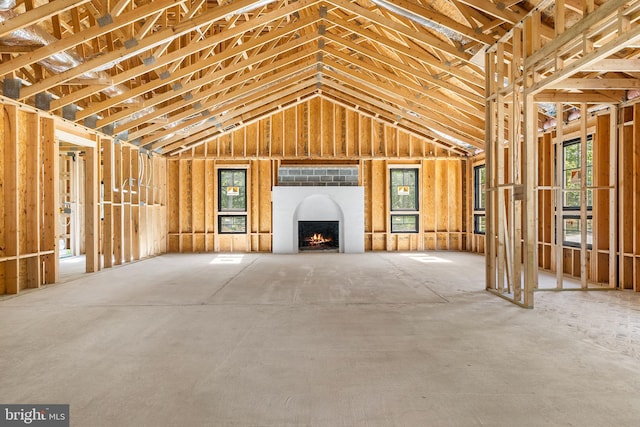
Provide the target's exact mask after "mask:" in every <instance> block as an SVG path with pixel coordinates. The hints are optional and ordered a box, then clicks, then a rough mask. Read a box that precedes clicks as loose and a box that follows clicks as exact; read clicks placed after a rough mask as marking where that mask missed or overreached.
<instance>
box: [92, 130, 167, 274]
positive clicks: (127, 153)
mask: <svg viewBox="0 0 640 427" xmlns="http://www.w3.org/2000/svg"><path fill="white" fill-rule="evenodd" d="M101 144H102V162H101V164H102V168H101V169H102V172H101V175H102V177H103V206H104V208H103V211H104V216H103V220H102V238H101V242H102V246H101V248H102V249H101V253H102V254H103V260H104V267H111V266H113V265H119V264H122V263H126V262H131V261H136V260H139V259H142V258H146V257H149V256H153V255H159V254H162V253H165V252H166V236H167V233H166V202H165V198H166V164H167V161H166V159H164V158H163V157H159V156H157V155H153V156H149V155H148V153H147V152H144V153H142V152H140V150H139V149H138V148H137V147H131V146H128V145H123V144H120V143H114V142H113V141H111V140H110V139H102V141H101Z"/></svg>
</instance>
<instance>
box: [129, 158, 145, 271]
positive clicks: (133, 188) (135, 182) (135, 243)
mask: <svg viewBox="0 0 640 427" xmlns="http://www.w3.org/2000/svg"><path fill="white" fill-rule="evenodd" d="M129 184H130V185H129V191H130V194H131V258H132V259H133V260H139V259H140V192H141V191H142V189H143V188H144V187H141V186H140V154H139V151H138V150H132V151H131V180H130V181H129Z"/></svg>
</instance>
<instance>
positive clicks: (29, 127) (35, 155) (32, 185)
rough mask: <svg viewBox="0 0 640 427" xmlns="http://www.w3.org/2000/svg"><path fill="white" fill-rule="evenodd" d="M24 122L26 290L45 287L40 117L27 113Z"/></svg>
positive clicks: (21, 142) (22, 141)
mask: <svg viewBox="0 0 640 427" xmlns="http://www.w3.org/2000/svg"><path fill="white" fill-rule="evenodd" d="M23 117H24V118H25V123H24V124H23V125H22V126H21V128H22V129H23V135H24V139H23V140H21V141H19V142H18V143H19V144H21V145H23V146H24V148H25V151H26V152H25V157H26V158H25V159H24V160H25V165H24V181H25V182H24V185H25V193H24V196H25V197H24V200H23V203H24V207H25V209H24V213H23V215H25V217H26V218H25V225H26V228H25V230H24V232H25V241H26V247H25V248H24V251H25V252H26V253H27V254H28V255H29V256H28V258H27V259H26V260H25V262H26V275H25V285H26V287H27V288H39V287H40V286H41V285H42V265H41V263H40V196H41V191H42V187H41V185H40V179H41V177H42V174H41V173H40V172H41V167H42V165H41V163H42V160H41V158H40V118H39V117H38V114H37V113H26V114H25V115H24V116H23Z"/></svg>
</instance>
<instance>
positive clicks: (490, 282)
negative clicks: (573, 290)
mask: <svg viewBox="0 0 640 427" xmlns="http://www.w3.org/2000/svg"><path fill="white" fill-rule="evenodd" d="M494 55H495V54H494V53H493V52H487V54H486V55H485V64H486V68H487V78H486V87H485V93H486V97H487V103H486V111H485V117H486V118H485V128H486V136H485V187H486V199H485V200H486V205H485V214H486V220H485V223H486V233H485V264H486V266H485V269H486V288H487V289H496V287H497V286H496V247H495V246H496V240H495V199H496V188H495V176H494V175H495V174H494V162H495V160H496V159H495V156H496V154H495V150H494V144H493V141H494V138H493V135H494V132H495V131H494V121H495V118H494V111H495V110H494V105H495V101H492V100H490V97H491V96H492V95H493V84H492V83H493V78H492V76H493V70H494V65H493V64H494V61H495V56H494Z"/></svg>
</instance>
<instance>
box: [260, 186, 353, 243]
mask: <svg viewBox="0 0 640 427" xmlns="http://www.w3.org/2000/svg"><path fill="white" fill-rule="evenodd" d="M271 202H272V203H271V206H272V208H273V215H272V221H273V246H272V249H273V253H276V254H296V253H299V252H305V250H304V249H301V247H302V246H301V243H304V238H301V237H300V232H301V229H300V223H301V222H302V223H304V222H311V223H314V222H315V223H318V222H323V223H331V224H333V227H334V228H333V231H327V230H316V231H315V232H314V233H315V234H318V233H319V234H322V236H323V237H322V238H321V239H318V238H317V237H316V242H317V241H318V240H328V239H327V237H331V238H332V239H333V243H332V244H333V247H332V248H331V249H325V250H326V251H334V252H340V253H348V254H353V253H363V252H364V188H363V187H355V186H352V187H312V186H301V187H286V186H276V187H273V188H272V193H271ZM314 233H311V236H310V237H312V236H313V234H314ZM327 234H333V235H332V236H327ZM323 243H326V242H323ZM313 246H316V247H317V246H319V245H318V244H316V245H313ZM324 247H325V248H326V246H324ZM307 253H308V252H307Z"/></svg>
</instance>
